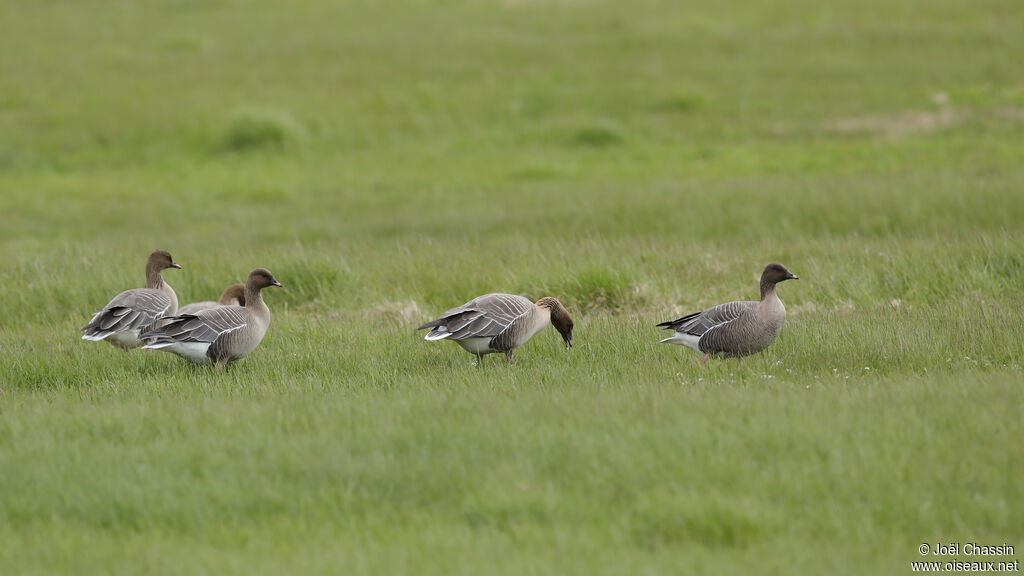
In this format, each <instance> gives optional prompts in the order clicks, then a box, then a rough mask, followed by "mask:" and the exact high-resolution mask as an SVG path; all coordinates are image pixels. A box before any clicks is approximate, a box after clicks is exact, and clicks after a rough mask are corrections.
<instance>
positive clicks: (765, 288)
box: [761, 280, 778, 302]
mask: <svg viewBox="0 0 1024 576" xmlns="http://www.w3.org/2000/svg"><path fill="white" fill-rule="evenodd" d="M773 296H774V297H776V298H777V297H778V296H777V295H776V294H775V282H768V281H766V280H761V301H762V302H764V301H765V300H767V299H769V298H771V297H773Z"/></svg>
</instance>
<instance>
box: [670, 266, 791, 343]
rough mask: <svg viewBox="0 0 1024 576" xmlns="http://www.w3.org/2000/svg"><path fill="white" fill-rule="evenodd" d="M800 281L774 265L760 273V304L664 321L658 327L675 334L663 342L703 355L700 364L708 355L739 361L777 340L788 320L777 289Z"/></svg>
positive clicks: (714, 309)
mask: <svg viewBox="0 0 1024 576" xmlns="http://www.w3.org/2000/svg"><path fill="white" fill-rule="evenodd" d="M799 279H800V278H799V277H798V276H797V275H796V274H793V273H792V272H790V271H789V270H787V269H786V267H785V266H783V265H782V264H779V263H778V262H773V263H771V264H769V265H768V266H766V267H765V269H764V272H762V273H761V300H760V301H757V302H752V301H736V302H727V303H725V304H719V305H718V306H713V307H711V308H708V309H707V310H704V311H703V312H695V313H693V314H688V315H686V316H683V317H682V318H679V319H678V320H671V321H669V322H662V323H661V324H658V327H660V328H664V329H666V330H674V331H675V334H673V335H672V336H669V337H668V338H665V339H664V340H662V341H661V342H667V343H670V344H681V345H683V346H686V347H687V348H690V349H692V350H695V351H697V352H700V353H701V354H703V356H701V363H703V362H705V361H706V360H707V358H708V356H709V355H711V356H721V357H727V358H729V357H731V358H738V357H741V356H748V355H750V354H755V353H757V352H760V351H762V350H764V349H765V348H767V347H768V346H769V345H771V343H772V342H774V341H775V338H776V337H778V335H779V332H781V331H782V323H783V322H785V320H786V307H785V306H783V304H782V300H779V295H778V294H777V293H776V291H775V286H776V285H777V284H778V283H779V282H785V281H786V280H799Z"/></svg>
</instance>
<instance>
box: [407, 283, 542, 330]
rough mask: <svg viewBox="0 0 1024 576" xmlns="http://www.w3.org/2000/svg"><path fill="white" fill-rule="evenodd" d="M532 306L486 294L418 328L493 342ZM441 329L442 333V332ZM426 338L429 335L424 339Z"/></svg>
mask: <svg viewBox="0 0 1024 576" xmlns="http://www.w3.org/2000/svg"><path fill="white" fill-rule="evenodd" d="M532 307H533V303H532V302H530V301H529V300H527V299H526V298H523V297H522V296H515V295H512V294H486V295H484V296H479V297H477V298H474V299H473V300H470V301H469V302H467V303H465V304H463V305H462V306H459V307H458V308H452V309H451V310H448V311H447V312H445V313H444V314H442V315H441V317H440V318H438V319H437V320H434V321H433V322H428V323H427V324H424V325H423V326H421V327H420V329H423V328H434V331H438V332H443V333H449V334H450V335H451V338H453V339H455V340H462V339H465V338H493V337H494V336H497V335H498V334H501V333H502V332H504V331H505V329H507V328H508V327H509V325H511V324H512V322H514V321H515V319H516V318H519V317H521V316H522V315H524V314H526V313H527V312H529V311H530V309H531V308H532ZM442 328H443V330H442ZM428 336H429V335H428Z"/></svg>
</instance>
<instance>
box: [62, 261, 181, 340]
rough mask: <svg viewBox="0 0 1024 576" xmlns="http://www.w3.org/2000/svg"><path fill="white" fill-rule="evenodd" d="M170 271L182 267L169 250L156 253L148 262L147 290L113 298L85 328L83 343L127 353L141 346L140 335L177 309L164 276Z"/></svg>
mask: <svg viewBox="0 0 1024 576" xmlns="http://www.w3.org/2000/svg"><path fill="white" fill-rule="evenodd" d="M168 268H181V266H180V265H178V263H177V262H175V261H174V258H171V255H170V253H168V252H167V251H166V250H154V251H153V252H152V253H151V254H150V255H149V258H148V259H147V260H146V287H145V288H134V289H132V290H125V291H124V292H121V293H120V294H118V295H117V296H114V299H113V300H111V301H110V302H109V303H107V305H106V306H105V307H104V308H103V310H100V311H99V312H97V313H96V314H95V315H93V317H92V320H90V321H89V323H88V324H86V325H85V327H84V328H82V332H84V334H82V340H106V341H107V342H110V343H111V344H113V345H114V346H117V347H118V348H123V349H124V350H129V349H131V348H137V347H138V346H141V345H142V341H141V340H140V339H139V332H140V331H142V330H145V329H147V328H149V327H150V326H152V325H153V323H155V322H156V321H157V320H158V319H160V318H161V317H162V316H170V315H173V314H174V313H175V311H177V309H178V296H177V295H176V294H175V293H174V289H173V288H171V285H170V284H168V283H166V282H164V277H163V275H162V274H161V272H163V271H164V270H166V269H168Z"/></svg>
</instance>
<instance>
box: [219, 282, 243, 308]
mask: <svg viewBox="0 0 1024 576" xmlns="http://www.w3.org/2000/svg"><path fill="white" fill-rule="evenodd" d="M218 303H219V304H223V305H224V306H245V285H244V284H232V285H231V286H228V287H227V288H225V289H224V293H223V294H221V295H220V300H218Z"/></svg>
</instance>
